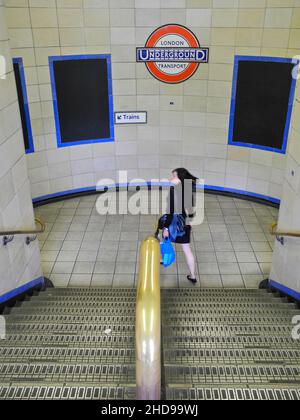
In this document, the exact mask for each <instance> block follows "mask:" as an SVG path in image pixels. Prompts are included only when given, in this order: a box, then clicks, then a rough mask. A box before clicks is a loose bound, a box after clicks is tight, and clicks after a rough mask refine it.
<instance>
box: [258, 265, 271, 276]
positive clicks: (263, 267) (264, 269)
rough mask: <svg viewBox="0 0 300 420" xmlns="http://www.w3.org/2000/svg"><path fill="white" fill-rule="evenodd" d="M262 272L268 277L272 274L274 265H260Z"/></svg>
mask: <svg viewBox="0 0 300 420" xmlns="http://www.w3.org/2000/svg"><path fill="white" fill-rule="evenodd" d="M259 266H260V269H261V272H262V273H263V274H264V275H265V276H266V277H268V276H269V275H270V273H271V268H272V264H271V263H261V264H259Z"/></svg>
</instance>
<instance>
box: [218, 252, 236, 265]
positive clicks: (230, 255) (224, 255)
mask: <svg viewBox="0 0 300 420" xmlns="http://www.w3.org/2000/svg"><path fill="white" fill-rule="evenodd" d="M216 255H217V260H218V263H234V262H236V256H235V253H234V252H217V253H216Z"/></svg>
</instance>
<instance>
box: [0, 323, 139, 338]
mask: <svg viewBox="0 0 300 420" xmlns="http://www.w3.org/2000/svg"><path fill="white" fill-rule="evenodd" d="M108 329H109V330H110V331H111V332H110V333H111V334H127V333H130V334H134V331H135V324H125V323H114V322H107V321H106V322H103V323H99V324H86V323H84V324H83V323H82V324H34V323H30V324H28V323H27V324H26V323H23V324H8V325H7V331H6V335H8V336H9V335H13V334H22V333H25V332H26V333H28V334H77V335H80V334H88V333H90V334H93V335H95V336H97V335H103V334H105V331H106V330H108Z"/></svg>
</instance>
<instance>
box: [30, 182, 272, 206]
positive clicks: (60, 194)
mask: <svg viewBox="0 0 300 420" xmlns="http://www.w3.org/2000/svg"><path fill="white" fill-rule="evenodd" d="M151 185H152V186H155V187H167V186H170V185H171V184H170V183H169V182H153V183H151ZM148 186H150V182H142V183H129V184H128V183H126V184H114V185H109V186H105V185H103V186H99V185H98V186H97V187H96V186H92V187H86V188H78V189H73V190H66V191H61V192H57V193H53V194H47V195H44V196H41V197H36V198H34V199H33V200H32V201H33V203H38V202H40V201H45V200H50V199H52V198H58V197H63V196H68V195H72V194H79V193H83V192H93V191H95V192H96V191H99V192H100V191H101V190H102V189H103V190H104V189H105V188H108V189H114V188H127V187H148ZM197 188H198V189H203V188H204V190H212V191H216V192H225V193H226V192H227V193H232V194H237V195H241V196H247V197H253V198H256V199H260V200H265V201H268V202H270V203H273V204H280V200H279V199H278V198H274V197H270V196H267V195H262V194H256V193H253V192H249V191H243V190H236V189H232V188H225V187H218V186H215V185H204V186H202V185H198V186H197Z"/></svg>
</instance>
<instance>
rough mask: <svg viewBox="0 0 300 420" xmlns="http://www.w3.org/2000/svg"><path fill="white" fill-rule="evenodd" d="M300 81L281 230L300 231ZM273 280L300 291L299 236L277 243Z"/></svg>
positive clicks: (279, 225)
mask: <svg viewBox="0 0 300 420" xmlns="http://www.w3.org/2000/svg"><path fill="white" fill-rule="evenodd" d="M299 214H300V84H299V82H298V85H297V90H296V99H295V103H294V113H293V118H292V129H291V134H290V142H289V151H288V158H287V170H286V173H285V181H284V194H283V199H282V204H281V208H280V214H279V224H278V229H279V230H280V231H284V232H300V217H299ZM271 279H272V280H274V281H276V282H278V283H280V284H283V285H285V286H287V287H289V288H290V289H293V290H296V291H297V292H300V239H299V238H290V237H289V238H288V237H287V238H285V244H284V246H282V245H281V244H279V243H278V242H277V243H276V247H275V251H274V255H273V270H272V273H271Z"/></svg>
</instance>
